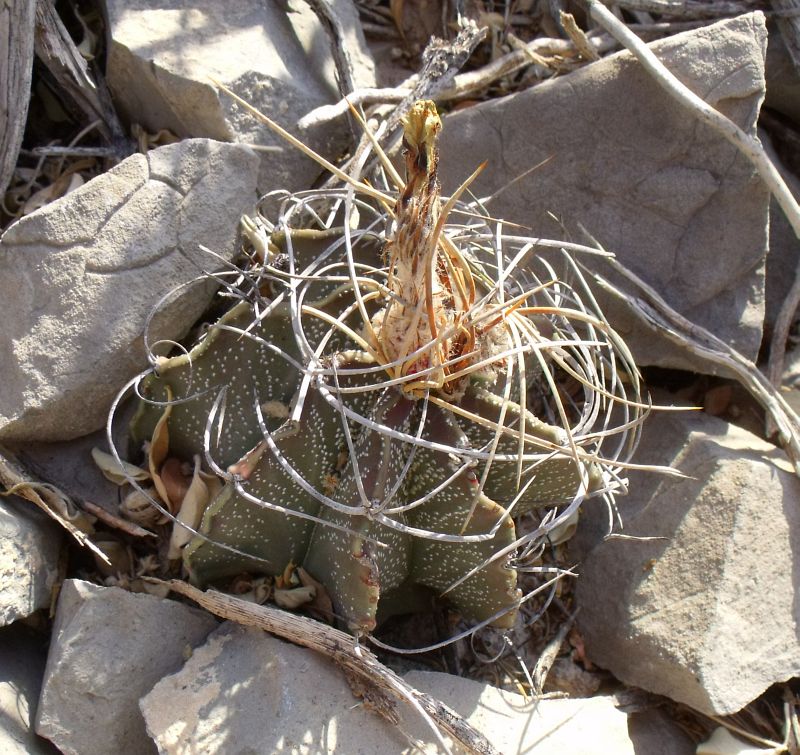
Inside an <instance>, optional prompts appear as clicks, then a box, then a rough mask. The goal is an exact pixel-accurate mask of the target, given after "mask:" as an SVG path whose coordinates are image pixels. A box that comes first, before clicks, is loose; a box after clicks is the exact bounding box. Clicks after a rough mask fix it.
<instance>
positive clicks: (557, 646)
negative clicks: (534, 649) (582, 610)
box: [531, 611, 578, 696]
mask: <svg viewBox="0 0 800 755" xmlns="http://www.w3.org/2000/svg"><path fill="white" fill-rule="evenodd" d="M577 615H578V612H577V611H575V612H573V613H572V614H571V615H570V616H569V617H568V618H567V619H566V620H565V621H564V623H563V624H562V625H561V626H560V627H559V628H558V632H556V634H555V636H554V637H553V639H552V640H550V642H548V643H547V645H545V648H544V650H542V652H541V654H540V655H539V659H538V660H537V661H536V666H535V667H534V669H533V674H531V677H532V678H533V694H534V695H536V696H540V695H541V694H542V693H543V692H544V684H545V682H546V681H547V675H548V674H549V673H550V669H551V668H552V667H553V663H555V660H556V658H557V657H558V654H559V653H560V652H561V646H562V645H563V644H564V640H565V639H566V638H567V635H568V634H569V630H570V629H572V625H573V624H574V623H575V617H576V616H577Z"/></svg>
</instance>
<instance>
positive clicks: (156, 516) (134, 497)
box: [119, 488, 165, 527]
mask: <svg viewBox="0 0 800 755" xmlns="http://www.w3.org/2000/svg"><path fill="white" fill-rule="evenodd" d="M150 498H155V499H157V500H158V499H159V495H158V491H157V490H156V489H155V488H145V489H144V490H133V491H131V492H130V493H128V495H126V496H125V498H124V499H123V501H122V503H121V504H120V506H119V510H120V513H121V514H122V515H123V516H124V517H125V518H126V519H130V520H131V521H132V522H136V524H138V525H140V526H142V527H155V525H157V524H163V523H164V521H165V519H164V516H163V514H162V513H161V512H160V511H159V510H158V509H157V508H156V507H155V506H153V504H152V503H151V502H150Z"/></svg>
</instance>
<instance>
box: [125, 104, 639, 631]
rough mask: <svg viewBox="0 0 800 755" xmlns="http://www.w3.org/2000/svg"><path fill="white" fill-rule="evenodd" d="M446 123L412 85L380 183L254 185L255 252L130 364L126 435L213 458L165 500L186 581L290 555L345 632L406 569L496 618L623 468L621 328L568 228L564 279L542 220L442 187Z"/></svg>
mask: <svg viewBox="0 0 800 755" xmlns="http://www.w3.org/2000/svg"><path fill="white" fill-rule="evenodd" d="M440 128H441V121H440V120H439V116H438V115H437V113H436V109H435V107H434V105H433V103H432V102H428V101H422V102H418V103H416V104H415V105H414V106H413V107H412V109H411V111H410V112H409V114H408V115H407V117H406V119H405V121H404V129H405V130H404V148H405V163H406V178H405V181H401V180H400V179H399V177H396V174H394V173H393V170H392V169H391V168H390V166H388V164H387V165H385V168H386V170H387V172H388V173H389V175H390V176H393V175H394V177H395V182H396V183H397V187H396V188H397V190H398V193H397V195H396V196H395V195H392V194H391V193H388V192H381V191H379V190H377V189H374V188H373V187H372V186H371V185H368V184H366V183H364V182H361V181H359V180H358V179H357V178H356V177H351V178H350V179H349V180H350V183H349V185H346V186H345V187H344V188H340V189H327V190H318V191H309V192H302V193H299V194H292V195H290V194H281V193H275V194H274V195H272V196H271V197H270V199H271V200H273V202H274V200H276V199H277V200H279V201H280V210H279V213H278V219H277V221H276V222H271V221H270V220H269V219H268V218H265V217H264V216H263V215H262V214H261V213H260V212H259V214H258V215H257V217H256V219H255V220H252V219H250V218H247V219H245V223H244V228H245V231H246V233H245V235H246V236H247V237H248V239H249V245H248V248H250V254H249V256H248V257H247V259H246V261H245V264H244V265H243V266H242V267H241V268H237V269H236V270H232V271H230V274H224V275H222V276H220V280H221V282H222V288H221V295H222V296H224V297H227V298H228V299H229V300H230V302H231V305H230V306H229V308H228V310H227V312H225V314H223V315H222V317H221V318H220V319H219V320H218V321H217V322H215V323H213V324H211V325H209V326H207V328H206V330H205V332H204V334H203V336H202V338H201V339H200V341H199V342H198V343H197V345H195V346H194V347H193V348H191V349H190V350H188V351H185V352H184V353H181V354H179V355H178V356H174V357H171V358H167V359H164V358H159V359H158V360H154V362H155V367H154V369H153V370H152V371H151V374H149V375H147V376H146V377H144V379H143V380H141V382H140V383H139V384H138V388H137V390H138V393H139V395H140V397H141V401H140V404H139V407H138V411H137V413H136V416H135V418H134V420H133V422H132V424H131V428H130V436H131V445H132V452H133V453H138V452H139V451H140V449H141V448H142V446H143V445H144V446H145V447H147V449H148V452H149V453H150V462H151V464H152V462H153V452H154V449H155V447H156V445H158V446H159V448H160V449H161V450H160V451H159V457H158V460H157V461H159V463H160V462H161V461H163V459H164V458H166V457H169V458H173V459H179V460H183V461H185V462H190V461H192V460H196V463H195V478H197V474H198V473H199V472H198V470H200V469H201V467H202V469H201V471H202V472H203V473H205V474H206V475H207V476H208V475H213V476H215V477H216V478H218V479H219V483H218V484H217V485H216V487H217V488H218V490H217V492H214V493H213V494H212V496H211V500H210V501H209V502H208V505H207V506H206V507H205V510H204V511H202V512H199V511H198V512H196V514H193V515H192V516H188V515H185V516H180V515H178V516H177V518H178V519H180V522H181V523H180V524H176V526H177V527H183V528H185V529H187V530H188V532H189V533H190V534H191V537H190V538H185V539H188V543H187V544H186V545H185V547H184V548H183V550H182V559H183V564H184V566H185V569H186V571H187V573H188V575H189V578H190V579H191V580H192V581H193V582H195V583H198V584H201V585H205V584H209V583H214V582H218V581H220V580H223V579H225V578H231V577H235V576H236V575H239V574H242V573H250V574H270V575H273V576H277V575H280V574H282V573H283V572H284V570H285V568H286V566H287V564H290V563H292V564H297V565H302V566H303V567H304V568H305V570H306V571H307V572H308V573H309V574H311V575H312V576H313V577H314V578H315V579H316V580H318V581H319V582H320V583H322V584H323V585H324V586H325V588H326V589H327V591H328V592H329V594H330V596H331V599H332V602H333V607H334V612H335V614H336V615H337V616H338V617H339V618H340V619H341V620H342V622H343V623H344V624H345V625H346V626H347V627H348V628H349V629H350V631H352V632H353V633H356V634H363V633H369V632H371V631H372V630H373V629H374V628H375V626H376V622H377V621H378V619H379V611H380V612H381V615H384V614H386V613H390V612H400V611H403V610H408V609H409V608H410V607H412V606H413V605H415V595H416V594H418V593H419V591H428V592H430V591H432V592H433V593H434V594H437V595H440V596H443V597H444V598H445V599H446V600H448V601H449V602H450V603H451V604H452V605H453V606H455V607H456V608H457V609H458V610H459V611H460V612H461V614H462V615H463V616H464V617H465V618H467V619H470V620H473V621H475V622H478V623H479V624H491V625H493V626H497V627H509V626H511V625H512V624H513V622H514V619H515V615H516V612H517V610H518V608H519V606H520V605H521V602H522V601H524V600H525V599H526V597H527V596H524V595H523V594H522V593H521V591H520V590H519V589H518V586H517V577H518V569H519V568H521V567H522V566H524V565H525V564H526V563H527V562H526V559H530V557H531V554H532V553H536V552H537V551H536V549H537V547H538V546H539V545H540V544H541V543H543V542H546V540H547V537H548V533H550V532H551V531H553V530H554V529H555V528H558V527H560V526H562V525H563V524H564V523H565V522H567V521H568V520H570V519H571V518H572V517H573V516H574V514H575V512H576V511H577V509H578V507H579V506H580V504H581V502H582V501H584V500H585V499H586V498H588V497H597V496H613V494H614V493H615V492H618V491H620V490H623V489H624V484H625V483H624V478H623V476H622V472H623V470H624V467H625V461H626V459H627V457H628V456H629V454H630V452H631V450H632V448H633V446H634V445H635V438H636V428H637V427H638V423H639V421H640V420H641V417H642V415H643V413H644V408H645V407H644V406H643V405H642V404H641V402H640V397H639V383H638V375H637V372H636V369H635V366H634V365H633V362H632V360H631V358H630V355H629V353H628V352H627V349H625V347H624V344H622V342H621V341H620V339H619V337H618V336H617V335H616V334H615V333H614V332H613V330H612V329H611V328H610V327H609V326H608V324H607V323H606V322H605V320H604V319H603V317H602V315H601V314H600V313H599V312H597V311H596V305H594V302H593V299H592V298H591V294H590V293H589V292H588V289H586V288H585V286H584V285H583V283H582V280H583V279H582V276H581V274H580V268H579V266H578V265H576V264H575V263H574V262H572V260H571V258H569V257H568V256H567V254H566V252H563V251H560V252H557V253H559V254H561V255H563V258H564V260H565V261H566V262H565V264H566V268H567V269H568V270H570V271H571V272H572V275H573V278H574V280H575V281H576V282H577V285H576V286H575V287H573V286H571V285H568V284H567V283H566V282H564V281H563V280H559V277H558V275H556V273H555V270H554V268H553V266H552V265H551V264H550V263H549V262H548V261H546V260H545V259H544V257H543V256H540V255H538V254H537V251H538V250H537V245H539V246H543V245H544V243H545V242H540V241H537V240H534V239H528V238H524V237H521V236H514V235H509V234H506V233H504V232H503V229H502V227H499V226H498V225H497V221H493V220H491V219H490V218H489V217H488V215H487V214H486V213H485V212H484V211H483V209H482V206H481V205H480V203H479V202H473V203H471V204H466V203H463V202H461V201H459V200H458V194H459V193H460V192H457V194H456V196H455V197H453V198H450V199H449V200H447V201H446V202H444V203H443V202H442V200H441V199H440V188H439V181H438V178H437V163H438V150H437V146H436V138H437V134H438V132H439V130H440ZM456 216H457V217H459V218H460V219H461V220H462V222H461V223H459V224H456V223H455V222H453V220H452V218H453V217H456ZM587 302H588V303H587ZM156 438H157V443H156V442H155V440H156ZM609 447H610V451H608V450H606V449H608V448H609ZM198 465H200V466H198ZM156 476H157V475H156ZM163 497H164V496H162V498H163ZM166 503H169V501H166ZM154 504H155V505H158V506H161V505H162V504H161V503H160V502H159V501H157V500H154ZM173 508H177V507H173ZM530 511H535V512H538V514H539V522H538V526H536V527H535V528H534V529H533V531H527V532H525V533H524V534H521V533H518V532H517V529H516V526H515V522H514V517H518V516H519V515H521V514H524V513H526V512H530ZM167 513H168V514H169V515H170V516H171V517H173V518H175V517H176V514H178V512H177V511H175V510H173V511H171V512H167Z"/></svg>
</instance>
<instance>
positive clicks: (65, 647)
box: [36, 579, 217, 755]
mask: <svg viewBox="0 0 800 755" xmlns="http://www.w3.org/2000/svg"><path fill="white" fill-rule="evenodd" d="M216 625H217V622H216V620H215V619H214V618H213V617H212V616H211V615H209V614H207V613H205V612H204V611H201V610H199V609H196V608H192V607H190V606H186V605H183V604H181V603H177V602H175V601H172V600H162V599H161V598H157V597H154V596H152V595H140V594H134V593H129V592H126V591H125V590H120V589H119V588H116V587H100V586H98V585H94V584H91V583H89V582H82V581H81V580H76V579H69V580H67V581H66V582H64V585H63V587H62V588H61V595H60V597H59V600H58V609H57V612H56V620H55V626H54V627H53V639H52V642H51V645H50V653H49V655H48V658H47V668H46V670H45V675H44V682H43V686H42V694H41V697H40V699H39V708H38V710H37V713H36V732H37V733H38V734H39V735H41V736H43V737H47V739H49V740H51V741H52V742H53V743H54V744H55V745H56V746H57V747H58V749H59V750H61V752H63V753H65V755H107V753H110V752H119V753H125V755H152V754H153V753H155V752H156V748H155V745H154V744H153V742H152V740H151V739H150V738H149V737H148V736H147V733H146V731H145V724H144V719H143V718H142V715H141V713H140V711H139V707H138V702H139V698H140V697H141V696H142V695H144V694H145V693H147V692H148V691H149V690H150V689H152V687H153V685H154V684H155V683H156V682H157V681H158V680H159V679H161V678H162V677H163V676H165V675H167V674H171V673H173V672H175V671H177V670H178V669H179V668H180V667H181V665H182V664H183V662H184V660H185V658H186V657H187V654H188V653H191V650H192V648H194V647H197V646H198V645H200V644H201V643H202V642H203V641H204V640H205V638H206V637H207V636H208V634H209V633H210V632H211V631H212V630H213V629H214V628H215V627H216Z"/></svg>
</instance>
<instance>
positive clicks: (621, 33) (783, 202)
mask: <svg viewBox="0 0 800 755" xmlns="http://www.w3.org/2000/svg"><path fill="white" fill-rule="evenodd" d="M586 2H587V3H588V5H589V9H590V13H591V16H592V18H593V19H594V20H595V21H597V23H599V24H600V25H601V26H603V28H604V29H606V31H608V33H609V34H611V35H612V36H613V37H614V38H615V39H616V40H617V41H619V43H620V44H622V45H624V46H625V47H626V48H627V49H628V50H629V51H630V52H631V53H633V55H635V56H636V58H637V59H638V60H639V62H640V63H641V64H642V65H643V66H644V68H645V69H646V70H647V71H648V73H650V74H651V75H652V76H653V78H654V79H655V80H656V81H657V82H658V84H659V85H660V86H661V87H663V88H664V89H665V90H666V91H667V92H668V93H669V94H670V95H671V96H672V97H674V98H675V99H676V100H678V102H680V103H682V104H683V105H684V106H685V107H687V108H688V109H689V110H691V111H692V112H693V113H694V114H695V115H696V116H697V118H698V119H699V120H700V121H702V122H703V123H705V124H706V125H708V126H710V127H711V128H713V129H714V130H715V131H716V132H717V133H719V134H720V135H721V136H723V137H724V138H725V139H727V140H728V141H729V142H730V143H731V144H733V145H734V146H735V147H736V148H737V149H738V150H739V151H740V152H741V153H742V154H743V155H744V156H745V157H747V159H748V160H750V162H751V163H752V164H753V166H754V167H755V169H756V170H757V171H758V174H759V175H760V176H761V179H762V180H763V181H764V183H765V184H766V185H767V188H768V189H769V190H770V192H771V193H772V195H773V196H774V197H775V200H776V201H777V202H778V204H779V205H780V207H781V209H782V210H783V212H784V213H785V215H786V218H787V219H788V221H789V223H790V224H791V226H792V229H793V230H794V233H795V235H796V236H797V238H798V239H800V205H798V203H797V200H796V199H795V198H794V196H793V195H792V192H791V191H790V189H789V187H788V186H787V185H786V182H785V181H784V180H783V178H782V177H781V174H780V173H779V171H778V169H777V168H776V167H775V165H774V164H773V163H772V161H771V160H770V159H769V156H768V155H767V153H766V152H765V150H764V148H763V147H762V146H761V143H760V142H759V141H758V139H757V138H755V137H754V136H750V134H747V133H745V132H744V131H743V130H742V129H741V128H739V127H738V126H737V125H736V124H735V123H734V122H733V121H731V120H729V119H728V118H726V117H725V116H724V115H722V114H721V113H719V112H718V111H717V110H715V109H714V108H713V107H711V105H709V104H708V103H707V102H705V101H704V100H703V99H702V98H700V97H698V96H697V95H696V94H695V93H694V92H692V91H691V90H690V89H688V88H687V87H686V86H685V85H684V84H682V83H681V82H680V81H679V80H678V79H677V78H676V77H675V76H674V75H673V74H672V73H670V71H669V70H668V69H667V68H666V67H665V66H664V64H663V63H661V61H659V60H658V58H657V57H656V56H655V55H654V54H653V52H652V51H651V50H650V49H649V48H648V47H647V45H645V44H644V43H643V42H642V41H641V40H640V39H639V38H638V37H637V36H636V35H635V34H633V33H632V32H631V31H630V30H629V29H628V28H626V26H625V24H623V23H622V22H621V21H620V20H619V19H617V18H616V17H615V16H614V14H613V13H611V12H610V11H609V10H608V9H607V8H605V7H603V6H602V5H601V4H600V3H599V2H598V0H586ZM798 304H800V267H798V270H797V273H796V277H795V281H794V284H793V285H792V288H791V291H790V292H789V295H788V296H787V299H786V302H785V303H784V305H783V307H782V309H781V314H780V316H779V320H781V319H784V320H785V319H791V318H792V317H793V316H794V313H795V311H796V310H797V306H798ZM776 331H777V329H776ZM786 331H787V332H788V328H787V329H786ZM779 336H780V337H779ZM785 351H786V337H785V334H783V335H781V334H780V333H776V336H774V337H773V340H772V344H771V348H770V357H769V362H770V365H769V374H770V377H771V378H772V384H773V385H777V384H778V383H779V382H780V375H781V373H782V371H783V369H782V368H783V359H784V353H785Z"/></svg>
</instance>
